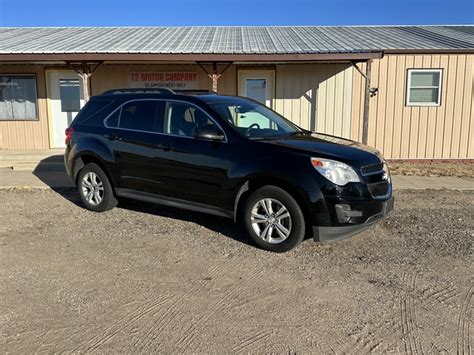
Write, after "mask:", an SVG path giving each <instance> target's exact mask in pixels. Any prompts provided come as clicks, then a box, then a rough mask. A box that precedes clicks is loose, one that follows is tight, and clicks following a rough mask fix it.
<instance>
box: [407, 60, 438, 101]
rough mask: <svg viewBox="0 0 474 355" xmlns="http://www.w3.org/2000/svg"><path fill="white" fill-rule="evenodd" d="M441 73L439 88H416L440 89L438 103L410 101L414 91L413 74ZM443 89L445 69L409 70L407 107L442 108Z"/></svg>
mask: <svg viewBox="0 0 474 355" xmlns="http://www.w3.org/2000/svg"><path fill="white" fill-rule="evenodd" d="M429 72H432V73H439V83H438V86H417V87H415V88H426V89H435V88H438V98H437V101H436V102H412V101H410V93H411V90H412V89H413V88H412V86H411V77H412V76H411V74H412V73H429ZM442 88H443V69H441V68H411V69H407V85H406V100H405V106H407V107H439V106H441V91H442Z"/></svg>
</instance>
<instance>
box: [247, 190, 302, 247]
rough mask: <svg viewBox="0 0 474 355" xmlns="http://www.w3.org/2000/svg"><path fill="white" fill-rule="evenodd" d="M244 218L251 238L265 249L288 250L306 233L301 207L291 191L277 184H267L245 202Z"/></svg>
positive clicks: (298, 242)
mask: <svg viewBox="0 0 474 355" xmlns="http://www.w3.org/2000/svg"><path fill="white" fill-rule="evenodd" d="M282 208H283V209H282ZM287 215H288V217H287ZM278 217H280V218H278ZM282 217H283V218H282ZM243 218H244V223H245V228H246V229H247V232H248V234H249V235H250V237H251V238H252V239H253V241H254V242H255V244H257V246H259V247H260V248H262V249H265V250H269V251H273V252H276V253H284V252H287V251H289V250H291V249H293V248H295V247H296V246H297V245H298V244H300V243H301V242H302V240H303V239H304V236H305V220H304V215H303V212H302V211H301V208H300V206H299V205H298V203H297V202H296V200H295V199H294V198H293V197H291V195H290V194H289V193H288V192H286V191H285V190H283V189H281V188H279V187H277V186H264V187H261V188H260V189H258V190H256V191H254V192H253V193H252V194H251V195H250V196H249V197H248V198H247V200H246V201H245V205H244V209H243ZM281 227H283V228H281ZM265 231H266V232H265Z"/></svg>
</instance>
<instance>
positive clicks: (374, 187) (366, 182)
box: [65, 88, 393, 252]
mask: <svg viewBox="0 0 474 355" xmlns="http://www.w3.org/2000/svg"><path fill="white" fill-rule="evenodd" d="M66 146H67V147H66V152H65V163H66V168H67V172H68V174H69V176H70V177H71V179H72V180H73V181H74V182H75V184H76V185H77V187H78V190H79V194H80V197H81V199H82V202H83V203H84V205H85V207H86V208H87V209H89V210H91V211H96V212H102V211H106V210H109V209H111V208H113V207H115V206H116V205H117V199H118V198H121V197H124V198H131V199H136V200H141V201H147V202H154V203H158V204H162V205H167V206H172V207H180V208H185V209H189V210H193V211H199V212H204V213H210V214H214V215H218V216H223V217H228V218H231V219H233V220H234V221H236V222H237V221H238V222H240V223H241V224H242V225H244V226H245V229H246V231H247V232H248V234H249V235H250V237H251V238H252V239H253V241H254V242H255V244H256V245H258V246H259V247H261V248H263V249H267V250H270V251H274V252H285V251H288V250H290V249H292V248H294V247H295V246H297V245H298V244H299V243H300V242H301V241H302V240H303V239H304V237H305V236H306V235H312V237H313V238H314V239H315V240H316V241H321V242H324V241H330V240H337V239H342V238H346V237H349V236H351V235H354V234H356V233H359V232H361V231H363V230H365V229H367V228H369V227H370V226H372V225H373V224H374V223H376V222H377V221H380V220H381V219H382V218H383V217H384V216H385V215H386V214H387V213H388V212H389V211H390V210H391V209H392V208H393V197H392V184H391V178H390V174H389V171H388V168H387V164H386V163H385V161H384V159H383V158H382V156H381V155H380V153H379V152H378V151H376V150H374V149H371V148H369V147H366V146H364V145H361V144H359V143H356V142H354V141H350V140H347V139H342V138H338V137H334V136H329V135H324V134H318V133H312V132H310V131H307V130H304V129H302V128H300V127H298V126H296V125H295V124H293V123H292V122H290V121H288V120H287V119H285V118H284V117H282V116H280V115H279V114H278V113H276V112H275V111H272V110H271V109H269V108H268V107H266V106H264V105H262V104H260V103H258V102H256V101H254V100H251V99H248V98H243V97H234V96H223V95H217V94H214V93H210V92H208V93H202V92H174V91H171V90H169V89H161V88H159V89H153V90H144V89H117V90H111V91H107V92H105V93H103V94H102V95H99V96H94V97H92V98H91V99H90V100H89V102H88V103H87V104H86V105H85V106H84V108H83V109H82V110H81V111H80V112H79V113H78V115H77V116H76V118H75V119H74V121H73V122H72V123H71V125H70V127H69V128H68V129H67V130H66Z"/></svg>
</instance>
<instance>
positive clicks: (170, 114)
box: [164, 101, 215, 137]
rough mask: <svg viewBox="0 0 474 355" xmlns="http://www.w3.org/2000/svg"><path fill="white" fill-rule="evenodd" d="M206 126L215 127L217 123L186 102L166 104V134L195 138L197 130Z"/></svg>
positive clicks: (169, 102)
mask: <svg viewBox="0 0 474 355" xmlns="http://www.w3.org/2000/svg"><path fill="white" fill-rule="evenodd" d="M206 126H215V123H214V122H212V120H211V119H210V118H209V117H208V116H207V114H206V113H204V112H203V111H202V110H200V109H198V108H196V107H194V106H192V105H190V104H188V103H186V102H175V101H168V102H167V103H166V108H165V129H164V132H165V133H167V134H172V135H175V136H184V137H193V136H194V132H195V130H196V129H197V128H204V127H206Z"/></svg>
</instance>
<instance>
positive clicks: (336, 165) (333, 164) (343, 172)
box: [311, 158, 360, 186]
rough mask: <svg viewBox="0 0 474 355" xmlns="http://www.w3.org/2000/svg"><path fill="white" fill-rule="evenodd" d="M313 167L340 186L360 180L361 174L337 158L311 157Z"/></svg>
mask: <svg viewBox="0 0 474 355" xmlns="http://www.w3.org/2000/svg"><path fill="white" fill-rule="evenodd" d="M311 164H312V165H313V167H314V168H315V169H316V170H317V171H318V172H319V173H320V174H321V175H322V176H324V177H325V178H326V179H328V180H329V181H331V182H333V183H335V184H336V185H339V186H344V185H346V184H347V183H348V182H360V179H359V176H358V175H357V173H356V172H355V171H354V169H352V168H351V167H350V166H349V165H347V164H344V163H341V162H340V161H336V160H329V159H321V158H311Z"/></svg>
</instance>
